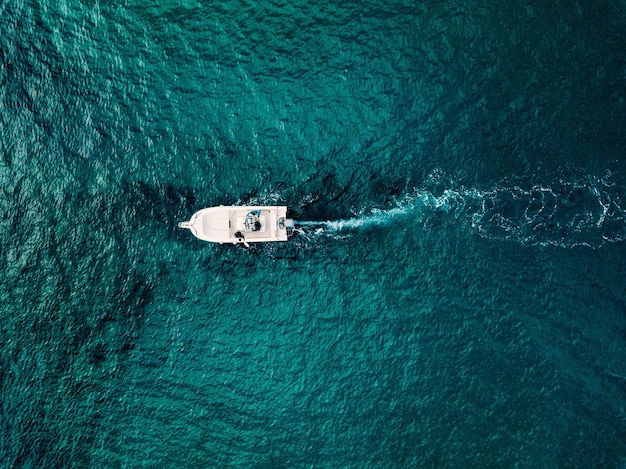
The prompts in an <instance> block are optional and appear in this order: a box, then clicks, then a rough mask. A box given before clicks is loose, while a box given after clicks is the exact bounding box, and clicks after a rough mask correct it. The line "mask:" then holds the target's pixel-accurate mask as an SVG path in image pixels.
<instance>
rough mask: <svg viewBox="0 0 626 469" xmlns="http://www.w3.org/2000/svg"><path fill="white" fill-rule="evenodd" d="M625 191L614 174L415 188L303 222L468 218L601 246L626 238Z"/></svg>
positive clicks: (358, 225) (554, 240) (522, 238)
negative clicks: (378, 204)
mask: <svg viewBox="0 0 626 469" xmlns="http://www.w3.org/2000/svg"><path fill="white" fill-rule="evenodd" d="M624 194H626V190H625V189H624V188H623V187H619V186H616V185H615V184H613V183H611V182H610V181H609V176H607V177H605V178H588V179H586V180H584V181H577V182H564V181H559V183H558V184H555V185H552V186H539V185H537V186H533V187H531V188H528V189H524V188H522V187H519V186H512V187H507V186H499V187H496V188H494V189H491V190H485V191H480V190H477V189H467V188H458V189H449V190H446V191H444V192H443V193H442V194H441V195H438V196H436V195H433V194H432V193H431V192H429V191H427V190H415V191H414V192H413V193H412V194H409V195H406V196H404V197H403V198H401V199H398V200H396V201H395V204H394V206H392V207H390V208H387V209H379V208H374V209H371V210H367V211H365V210H364V211H361V212H359V213H358V214H355V216H354V217H352V218H345V219H339V220H326V221H304V222H297V225H299V226H301V227H306V230H303V231H307V230H312V231H313V233H315V234H322V233H323V234H326V235H331V236H332V235H340V234H341V236H345V235H348V234H349V232H350V231H357V230H363V229H368V228H372V227H376V226H378V227H383V226H387V225H391V224H395V225H396V226H398V227H404V228H405V229H412V228H413V227H414V226H415V225H416V222H418V223H421V224H425V222H427V221H429V220H433V219H438V220H440V221H442V222H444V223H462V224H463V225H465V226H467V228H468V230H470V231H472V232H474V233H476V234H478V235H479V236H481V237H484V238H489V239H500V240H503V239H506V240H512V241H516V242H519V243H522V244H526V245H537V244H539V245H554V246H561V247H573V246H577V245H585V246H590V247H599V246H601V245H602V244H604V243H605V242H618V241H622V240H624V239H626V211H625V209H624V206H625V203H624V200H623V198H624ZM309 234H311V231H309Z"/></svg>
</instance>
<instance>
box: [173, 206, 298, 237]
mask: <svg viewBox="0 0 626 469" xmlns="http://www.w3.org/2000/svg"><path fill="white" fill-rule="evenodd" d="M178 226H179V227H180V228H187V229H189V230H190V231H191V233H192V234H193V235H194V236H195V237H196V238H199V239H202V240H204V241H210V242H213V243H220V244H223V243H233V244H244V245H245V246H248V247H249V246H250V244H249V243H265V242H270V241H287V238H288V237H289V235H291V233H292V231H293V227H294V221H293V220H291V219H289V218H287V207H282V206H273V207H270V206H236V205H230V206H224V205H220V206H219V207H208V208H203V209H202V210H199V211H198V212H196V213H194V214H193V215H192V217H191V219H190V220H189V221H183V222H180V223H179V224H178Z"/></svg>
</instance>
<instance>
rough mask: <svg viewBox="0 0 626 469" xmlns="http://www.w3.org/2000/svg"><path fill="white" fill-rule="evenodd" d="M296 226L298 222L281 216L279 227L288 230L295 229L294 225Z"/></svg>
mask: <svg viewBox="0 0 626 469" xmlns="http://www.w3.org/2000/svg"><path fill="white" fill-rule="evenodd" d="M294 226H296V222H295V221H293V220H292V219H291V218H281V219H280V220H278V227H279V228H284V229H286V230H293V227H294Z"/></svg>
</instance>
